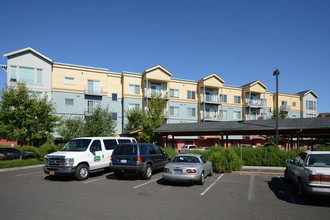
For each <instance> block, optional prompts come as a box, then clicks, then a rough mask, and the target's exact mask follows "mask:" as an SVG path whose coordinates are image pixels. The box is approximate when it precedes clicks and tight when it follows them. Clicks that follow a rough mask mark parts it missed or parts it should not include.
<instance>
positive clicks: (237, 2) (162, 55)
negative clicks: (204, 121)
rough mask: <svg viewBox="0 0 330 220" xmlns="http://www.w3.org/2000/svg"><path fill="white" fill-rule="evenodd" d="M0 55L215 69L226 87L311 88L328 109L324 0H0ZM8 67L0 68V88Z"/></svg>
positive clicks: (328, 28) (191, 76)
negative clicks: (31, 53)
mask: <svg viewBox="0 0 330 220" xmlns="http://www.w3.org/2000/svg"><path fill="white" fill-rule="evenodd" d="M1 8H2V10H1V11H0V18H1V20H0V22H1V31H0V54H1V56H0V64H6V63H7V59H6V58H5V57H3V54H5V53H8V52H12V51H15V50H18V49H22V48H25V47H32V48H33V49H35V50H37V51H39V52H40V53H42V54H44V55H45V56H47V57H49V58H51V59H52V60H53V61H54V62H58V63H68V64H75V65H83V66H92V67H100V68H106V69H109V71H110V72H117V73H121V72H123V71H128V72H134V73H142V72H143V71H144V70H146V69H148V68H150V67H153V66H156V65H161V66H163V67H164V68H166V69H167V70H168V71H170V72H171V73H172V78H179V79H187V80H194V81H197V80H200V79H202V78H204V77H205V76H208V75H210V74H212V73H216V74H217V75H219V76H220V77H221V78H222V79H223V80H224V81H225V83H224V84H225V85H229V86H238V87H239V86H242V85H245V84H248V83H250V82H253V81H256V80H260V81H261V82H262V83H263V84H265V85H266V86H267V90H268V91H270V92H272V93H274V92H275V91H276V81H275V77H274V76H273V72H274V70H276V69H279V71H280V75H279V92H282V93H289V94H295V93H298V92H301V91H304V90H309V89H312V90H313V91H314V92H315V93H316V94H317V95H318V96H319V99H318V113H325V112H330V92H329V87H330V1H329V0H309V1H306V0H283V1H282V0H277V1H270V0H269V1H267V0H259V1H258V0H255V1H254V0H214V1H213V0H203V1H194V0H162V1H161V0H152V1H144V0H120V1H119V0H117V1H115V0H93V1H92V0H89V1H85V0H80V1H74V0H71V1H70V0H57V1H50V0H49V1H48V0H40V1H37V0H29V1H26V0H21V1H18V0H11V1H3V0H2V1H1ZM5 82H6V73H5V72H4V71H3V70H2V69H0V89H2V88H4V86H5Z"/></svg>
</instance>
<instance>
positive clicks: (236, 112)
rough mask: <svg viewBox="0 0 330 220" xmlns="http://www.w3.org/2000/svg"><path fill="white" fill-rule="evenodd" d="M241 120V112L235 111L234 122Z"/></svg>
mask: <svg viewBox="0 0 330 220" xmlns="http://www.w3.org/2000/svg"><path fill="white" fill-rule="evenodd" d="M240 119H241V112H240V111H234V120H240Z"/></svg>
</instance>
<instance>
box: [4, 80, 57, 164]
mask: <svg viewBox="0 0 330 220" xmlns="http://www.w3.org/2000/svg"><path fill="white" fill-rule="evenodd" d="M54 111H55V107H54V106H53V104H52V103H51V102H50V101H48V97H47V96H44V97H43V98H38V97H37V95H36V94H35V93H33V94H31V92H30V91H29V90H28V89H27V87H26V85H25V83H20V82H17V83H14V84H12V85H11V86H8V87H7V90H4V89H3V90H2V92H1V101H0V137H1V138H3V139H7V140H10V141H17V142H18V143H19V144H20V145H21V158H22V152H23V144H24V143H26V142H30V141H38V140H42V139H45V138H47V137H49V136H51V133H52V132H53V131H54V129H55V127H56V123H57V122H58V121H59V117H57V116H55V115H54V114H53V112H54Z"/></svg>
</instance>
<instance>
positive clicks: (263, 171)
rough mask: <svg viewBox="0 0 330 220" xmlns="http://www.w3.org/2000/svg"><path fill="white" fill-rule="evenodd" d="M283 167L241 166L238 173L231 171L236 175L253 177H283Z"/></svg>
mask: <svg viewBox="0 0 330 220" xmlns="http://www.w3.org/2000/svg"><path fill="white" fill-rule="evenodd" d="M284 170H285V167H261V166H243V167H242V169H241V170H240V171H233V172H232V174H236V175H250V176H251V175H254V176H279V177H283V176H284Z"/></svg>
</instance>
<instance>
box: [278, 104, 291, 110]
mask: <svg viewBox="0 0 330 220" xmlns="http://www.w3.org/2000/svg"><path fill="white" fill-rule="evenodd" d="M280 110H281V111H291V105H281V107H280Z"/></svg>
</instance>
